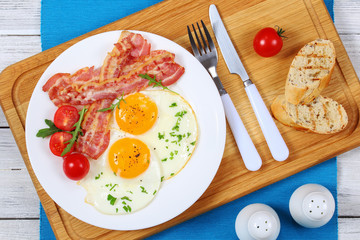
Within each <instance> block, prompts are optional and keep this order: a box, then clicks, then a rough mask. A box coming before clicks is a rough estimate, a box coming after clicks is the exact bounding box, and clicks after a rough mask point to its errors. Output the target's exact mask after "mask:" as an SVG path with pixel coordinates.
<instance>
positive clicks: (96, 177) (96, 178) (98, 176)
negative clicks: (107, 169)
mask: <svg viewBox="0 0 360 240" xmlns="http://www.w3.org/2000/svg"><path fill="white" fill-rule="evenodd" d="M100 175H103V172H101V173H99V174H98V175H97V176H95V180H98V179H99V178H100Z"/></svg>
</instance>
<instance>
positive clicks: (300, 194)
mask: <svg viewBox="0 0 360 240" xmlns="http://www.w3.org/2000/svg"><path fill="white" fill-rule="evenodd" d="M289 209H290V214H291V216H292V217H293V219H294V220H295V221H296V222H297V223H298V224H300V225H302V226H304V227H307V228H317V227H321V226H323V225H325V224H326V223H328V222H329V221H330V219H331V218H332V216H333V214H334V211H335V200H334V197H333V195H332V194H331V193H330V191H329V190H328V189H327V188H326V187H324V186H322V185H319V184H305V185H303V186H301V187H299V188H298V189H296V190H295V191H294V193H293V194H292V195H291V198H290V202H289Z"/></svg>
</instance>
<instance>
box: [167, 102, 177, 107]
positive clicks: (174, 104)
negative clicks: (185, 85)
mask: <svg viewBox="0 0 360 240" xmlns="http://www.w3.org/2000/svg"><path fill="white" fill-rule="evenodd" d="M176 106H177V104H176V102H174V103H172V104H171V105H170V106H169V107H176Z"/></svg>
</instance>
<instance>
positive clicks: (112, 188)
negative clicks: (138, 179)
mask: <svg viewBox="0 0 360 240" xmlns="http://www.w3.org/2000/svg"><path fill="white" fill-rule="evenodd" d="M116 185H118V184H117V183H115V184H114V186H112V188H110V191H111V190H113V189H114V187H116Z"/></svg>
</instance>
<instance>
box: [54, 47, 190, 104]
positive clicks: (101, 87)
mask: <svg viewBox="0 0 360 240" xmlns="http://www.w3.org/2000/svg"><path fill="white" fill-rule="evenodd" d="M174 57H175V56H174V54H172V53H169V52H167V51H164V50H159V51H153V52H151V54H150V55H147V56H142V57H139V58H138V59H137V61H136V62H134V63H133V64H132V65H128V66H126V67H124V69H123V71H122V73H121V74H120V77H119V78H113V79H108V80H104V81H102V82H99V78H98V77H97V76H96V75H95V73H96V72H97V71H95V70H93V71H92V73H93V75H91V74H88V76H92V79H90V80H87V81H83V80H82V81H75V80H71V79H70V80H67V79H66V76H63V77H62V78H61V79H60V80H61V81H62V82H61V84H54V85H53V86H52V87H51V88H50V90H49V96H50V99H51V100H52V101H53V102H54V104H55V105H56V106H60V105H64V104H69V105H88V104H91V103H93V102H95V101H98V100H101V99H107V98H108V99H115V98H116V97H118V96H120V95H121V94H124V95H126V94H129V93H133V92H136V91H140V90H143V89H145V88H146V87H147V86H148V85H147V83H148V80H144V79H142V78H141V77H139V74H145V73H147V74H149V75H153V76H156V79H157V80H158V81H159V80H161V81H162V83H163V84H164V85H165V86H168V85H170V84H172V83H174V82H176V81H177V80H178V79H179V78H180V77H181V75H182V74H183V73H184V71H185V70H184V68H183V67H182V66H180V65H179V64H177V63H175V62H174ZM70 78H73V77H72V76H71V77H70ZM50 80H51V79H49V81H50ZM60 80H59V81H60ZM51 82H52V81H51ZM84 82H85V84H83V83H84ZM66 83H71V85H66Z"/></svg>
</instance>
